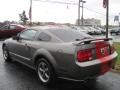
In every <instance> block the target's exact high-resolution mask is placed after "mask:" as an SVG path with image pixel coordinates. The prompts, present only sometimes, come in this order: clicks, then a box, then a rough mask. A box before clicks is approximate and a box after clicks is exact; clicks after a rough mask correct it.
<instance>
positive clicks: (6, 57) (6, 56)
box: [3, 46, 11, 62]
mask: <svg viewBox="0 0 120 90" xmlns="http://www.w3.org/2000/svg"><path fill="white" fill-rule="evenodd" d="M3 58H4V60H5V61H7V62H9V61H11V58H10V55H9V51H8V49H7V46H3Z"/></svg>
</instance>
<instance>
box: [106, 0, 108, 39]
mask: <svg viewBox="0 0 120 90" xmlns="http://www.w3.org/2000/svg"><path fill="white" fill-rule="evenodd" d="M106 3H107V5H106V38H108V27H109V0H107V2H106Z"/></svg>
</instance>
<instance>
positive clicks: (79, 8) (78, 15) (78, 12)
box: [78, 0, 81, 26]
mask: <svg viewBox="0 0 120 90" xmlns="http://www.w3.org/2000/svg"><path fill="white" fill-rule="evenodd" d="M80 2H81V0H79V2H78V26H80Z"/></svg>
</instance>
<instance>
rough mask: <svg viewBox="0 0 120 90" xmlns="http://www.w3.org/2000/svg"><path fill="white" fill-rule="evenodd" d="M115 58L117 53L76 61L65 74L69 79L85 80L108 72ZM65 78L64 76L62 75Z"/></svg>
mask: <svg viewBox="0 0 120 90" xmlns="http://www.w3.org/2000/svg"><path fill="white" fill-rule="evenodd" d="M116 59H117V53H116V52H114V53H113V54H112V55H109V56H107V57H104V58H102V59H96V60H93V61H89V62H84V63H79V62H76V66H75V68H74V69H73V70H71V72H69V74H68V75H67V76H69V77H67V76H66V77H67V79H69V80H75V81H80V80H86V79H90V78H96V77H98V76H100V75H102V74H104V73H106V72H108V71H109V70H110V69H111V68H112V67H113V66H114V64H115V61H116ZM64 78H65V77H64Z"/></svg>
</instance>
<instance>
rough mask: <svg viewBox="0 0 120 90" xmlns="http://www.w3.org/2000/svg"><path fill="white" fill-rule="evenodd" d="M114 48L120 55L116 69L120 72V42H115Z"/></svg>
mask: <svg viewBox="0 0 120 90" xmlns="http://www.w3.org/2000/svg"><path fill="white" fill-rule="evenodd" d="M114 47H115V49H116V51H117V53H118V58H117V62H116V66H115V69H116V70H118V71H120V42H114Z"/></svg>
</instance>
